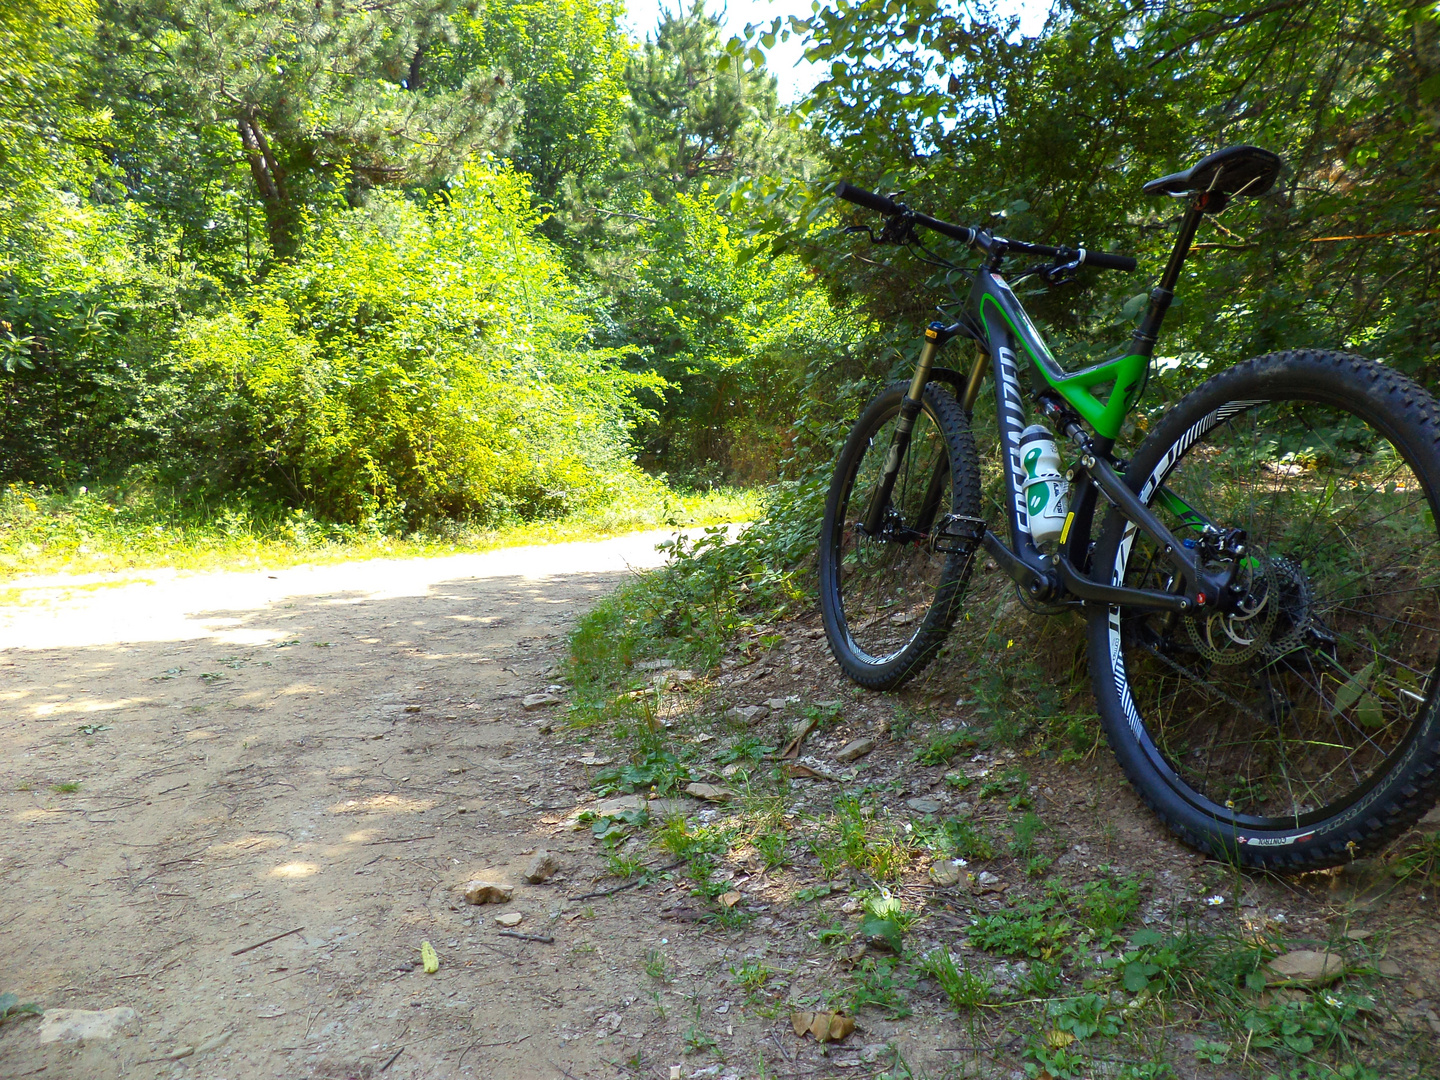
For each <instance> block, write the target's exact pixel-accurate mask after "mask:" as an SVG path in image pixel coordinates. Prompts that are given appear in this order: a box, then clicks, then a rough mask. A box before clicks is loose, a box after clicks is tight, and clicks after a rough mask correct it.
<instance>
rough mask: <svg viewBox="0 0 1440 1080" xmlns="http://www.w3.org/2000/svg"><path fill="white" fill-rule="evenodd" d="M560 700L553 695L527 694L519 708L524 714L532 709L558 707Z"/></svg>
mask: <svg viewBox="0 0 1440 1080" xmlns="http://www.w3.org/2000/svg"><path fill="white" fill-rule="evenodd" d="M559 704H560V699H559V698H558V697H556V696H555V695H554V694H527V695H525V699H524V700H523V701H521V702H520V707H521V708H522V709H524V710H525V711H526V712H529V711H531V710H532V709H547V708H549V707H550V706H551V705H559Z"/></svg>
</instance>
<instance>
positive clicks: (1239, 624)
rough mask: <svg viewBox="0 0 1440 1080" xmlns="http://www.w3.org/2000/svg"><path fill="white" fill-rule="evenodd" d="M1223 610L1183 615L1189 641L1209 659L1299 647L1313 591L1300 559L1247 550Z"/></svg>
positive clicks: (1228, 660) (1224, 662)
mask: <svg viewBox="0 0 1440 1080" xmlns="http://www.w3.org/2000/svg"><path fill="white" fill-rule="evenodd" d="M1235 584H1236V585H1237V586H1239V588H1238V589H1237V590H1236V600H1235V601H1234V603H1233V604H1232V605H1231V606H1230V610H1228V611H1216V612H1213V613H1210V614H1207V615H1202V616H1198V617H1196V616H1190V617H1187V618H1186V619H1185V631H1186V634H1187V636H1188V637H1189V638H1190V643H1191V645H1193V646H1194V647H1195V650H1196V651H1197V652H1198V653H1200V655H1201V656H1203V657H1205V659H1207V660H1209V661H1210V662H1211V663H1212V664H1218V665H1221V666H1230V665H1234V664H1241V663H1244V662H1245V661H1247V660H1250V659H1253V658H1255V657H1257V656H1258V657H1262V658H1263V659H1265V660H1267V661H1268V660H1274V659H1277V658H1279V657H1281V656H1284V655H1285V654H1286V653H1288V652H1292V651H1294V650H1295V649H1296V648H1298V647H1299V646H1300V645H1301V643H1302V642H1303V640H1304V637H1305V633H1306V631H1307V630H1308V629H1309V627H1310V624H1311V621H1312V619H1311V609H1312V602H1313V591H1312V589H1311V587H1310V579H1309V576H1308V575H1306V573H1305V572H1304V570H1303V569H1302V568H1301V567H1300V564H1299V563H1297V562H1295V561H1294V560H1293V559H1288V558H1286V557H1284V556H1277V557H1273V558H1272V557H1270V556H1267V555H1264V554H1259V553H1256V552H1253V551H1252V552H1251V553H1250V554H1248V555H1246V556H1245V557H1244V558H1243V559H1242V560H1241V562H1240V566H1239V572H1238V573H1237V575H1236V579H1235Z"/></svg>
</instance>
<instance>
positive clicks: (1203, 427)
mask: <svg viewBox="0 0 1440 1080" xmlns="http://www.w3.org/2000/svg"><path fill="white" fill-rule="evenodd" d="M1259 404H1262V402H1260V401H1259V400H1256V401H1227V402H1226V403H1225V404H1224V405H1221V406H1220V407H1219V408H1218V409H1216V410H1215V411H1214V412H1211V413H1207V414H1206V415H1205V416H1202V417H1201V418H1200V419H1199V420H1198V421H1196V422H1195V423H1194V424H1192V425H1191V426H1190V429H1189V430H1188V431H1186V432H1185V434H1183V435H1181V436H1180V438H1178V439H1176V440H1175V442H1174V443H1172V444H1171V445H1170V448H1169V449H1168V450H1166V451H1165V455H1164V456H1163V457H1162V458H1161V459H1160V460H1159V461H1158V462H1156V463H1155V468H1154V469H1152V470H1151V472H1150V475H1149V477H1148V478H1147V479H1146V480H1145V483H1144V484H1143V485H1142V486H1141V488H1140V501H1141V502H1143V503H1146V504H1148V503H1149V502H1150V499H1151V497H1152V496H1153V495H1154V494H1155V490H1156V489H1157V488H1158V487H1159V486H1160V485H1161V484H1163V483H1164V482H1165V480H1166V478H1168V477H1169V475H1170V473H1171V471H1172V470H1173V469H1174V468H1175V466H1176V465H1177V464H1179V462H1180V459H1181V458H1182V457H1184V456H1185V451H1187V450H1189V449H1190V447H1192V446H1194V445H1195V442H1196V440H1197V439H1199V438H1200V437H1201V436H1202V435H1204V434H1206V433H1207V432H1209V431H1211V430H1212V429H1214V428H1215V427H1217V426H1219V425H1220V424H1222V423H1224V422H1225V421H1226V420H1229V419H1230V418H1231V417H1232V416H1234V415H1235V414H1236V413H1239V412H1243V411H1244V410H1246V409H1248V408H1251V407H1252V406H1255V405H1259ZM1137 530H1138V526H1136V525H1135V523H1134V522H1130V523H1128V524H1127V525H1126V526H1125V535H1124V536H1123V537H1121V539H1120V543H1119V545H1118V546H1117V547H1116V549H1115V565H1114V567H1112V568H1111V572H1110V584H1112V585H1123V584H1124V583H1125V567H1126V566H1127V565H1128V563H1129V562H1130V549H1131V548H1132V547H1133V546H1134V543H1135V533H1136V531H1137ZM1106 622H1107V624H1108V627H1109V631H1110V671H1111V674H1112V676H1113V677H1114V679H1115V694H1116V696H1117V697H1118V698H1119V699H1120V708H1121V710H1122V711H1123V712H1124V713H1125V723H1126V724H1128V725H1129V727H1130V733H1131V734H1132V735H1133V736H1135V738H1136V739H1139V738H1140V735H1141V732H1142V731H1143V730H1144V726H1145V725H1144V723H1143V722H1142V721H1141V719H1140V710H1139V709H1137V708H1136V707H1135V699H1134V697H1133V696H1132V695H1131V693H1130V679H1129V676H1128V675H1126V673H1125V655H1124V653H1123V652H1122V651H1121V648H1120V608H1119V606H1118V605H1113V604H1112V605H1111V606H1110V610H1109V618H1108V619H1107V620H1106ZM1240 842H1241V843H1242V844H1244V843H1254V842H1255V841H1254V839H1253V838H1252V839H1249V840H1247V839H1245V838H1243V837H1241V838H1240ZM1272 843H1273V841H1272Z"/></svg>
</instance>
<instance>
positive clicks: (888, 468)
mask: <svg viewBox="0 0 1440 1080" xmlns="http://www.w3.org/2000/svg"><path fill="white" fill-rule="evenodd" d="M945 330H946V327H945V325H944V324H943V323H938V322H933V323H931V324H930V325H929V326H928V327H926V328H925V345H924V347H923V348H922V349H921V350H920V363H919V364H918V365H916V367H915V377H914V378H913V379H911V380H910V389H909V391H907V392H906V394H905V397H904V398H903V399H902V400H901V402H900V419H899V421H898V422H897V423H896V424H895V437H894V439H893V440H892V441H891V443H890V452H889V453H888V454H887V455H886V457H885V467H884V469H882V470H881V473H880V480H879V482H878V483H876V485H875V491H874V492H873V493H872V494H871V496H870V505H869V506H868V507H867V508H866V510H865V518H864V520H863V521H862V522H861V524H860V527H861V529H862V530H863V531H864V532H865V533H866V534H867V535H869V536H875V535H877V534H878V533H879V532H880V529H881V527H882V526H883V525H884V523H885V508H886V507H887V506H889V505H890V496H891V494H892V493H893V492H894V490H895V478H896V477H897V476H899V475H900V463H901V462H903V461H904V460H905V451H907V450H908V449H910V433H911V432H912V431H914V430H915V418H916V417H917V416H919V415H920V408H921V400H922V398H923V396H924V394H925V384H926V383H928V382H929V381H930V369H931V368H932V367H933V366H934V364H935V354H936V353H937V352H939V351H940V346H941V345H943V344H944V343H945V342H946V341H947V340H949V338H948V337H947V336H946V334H945ZM935 483H936V478H935V477H931V480H930V486H931V487H932V488H933V487H934V486H935ZM929 501H930V496H929V493H928V492H927V494H926V503H927V504H928V503H929Z"/></svg>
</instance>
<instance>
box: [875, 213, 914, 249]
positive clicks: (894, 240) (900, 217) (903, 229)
mask: <svg viewBox="0 0 1440 1080" xmlns="http://www.w3.org/2000/svg"><path fill="white" fill-rule="evenodd" d="M914 232H915V224H914V221H913V219H912V218H911V217H910V215H909V214H908V213H906V214H896V215H895V216H894V217H890V218H886V219H885V227H884V228H883V229H881V230H880V239H879V240H877V241H875V242H876V243H877V244H904V243H906V242H907V241H909V240H910V238H911V237H912V236H913V235H914Z"/></svg>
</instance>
